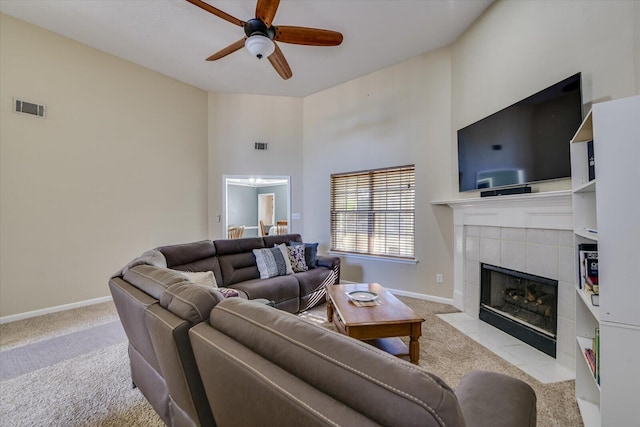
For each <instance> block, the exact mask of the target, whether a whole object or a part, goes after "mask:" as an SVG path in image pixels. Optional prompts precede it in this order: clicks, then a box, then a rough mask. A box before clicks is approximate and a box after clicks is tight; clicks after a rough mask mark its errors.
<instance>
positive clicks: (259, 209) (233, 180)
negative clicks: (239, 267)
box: [222, 175, 291, 237]
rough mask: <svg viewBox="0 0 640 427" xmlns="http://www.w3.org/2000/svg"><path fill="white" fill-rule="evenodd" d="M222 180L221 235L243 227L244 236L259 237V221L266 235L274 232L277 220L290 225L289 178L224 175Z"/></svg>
mask: <svg viewBox="0 0 640 427" xmlns="http://www.w3.org/2000/svg"><path fill="white" fill-rule="evenodd" d="M222 181H223V195H222V203H223V212H224V219H223V221H222V227H223V230H222V231H223V233H222V235H223V236H226V235H227V230H228V229H229V227H244V233H243V237H258V236H261V235H262V233H261V227H260V221H261V220H262V222H263V224H264V228H265V234H269V233H270V232H275V231H274V230H276V224H277V222H278V221H283V220H284V221H287V224H291V221H290V220H291V218H290V216H291V190H290V177H289V176H270V175H224V176H223V180H222ZM290 230H291V229H290V226H289V227H288V230H287V231H288V232H290Z"/></svg>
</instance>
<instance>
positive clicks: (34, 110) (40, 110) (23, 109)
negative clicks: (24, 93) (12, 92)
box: [13, 98, 47, 119]
mask: <svg viewBox="0 0 640 427" xmlns="http://www.w3.org/2000/svg"><path fill="white" fill-rule="evenodd" d="M13 111H15V112H16V113H22V114H28V115H30V116H35V117H40V118H42V119H44V117H45V114H46V112H47V106H46V105H42V104H34V103H33V102H29V101H24V100H22V99H18V98H13Z"/></svg>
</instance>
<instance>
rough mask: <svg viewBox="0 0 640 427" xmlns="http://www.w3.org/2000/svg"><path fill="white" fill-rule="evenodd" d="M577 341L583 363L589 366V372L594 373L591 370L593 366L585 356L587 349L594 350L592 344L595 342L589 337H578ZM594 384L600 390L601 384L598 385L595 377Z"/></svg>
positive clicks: (593, 378)
mask: <svg viewBox="0 0 640 427" xmlns="http://www.w3.org/2000/svg"><path fill="white" fill-rule="evenodd" d="M576 340H577V341H578V346H579V347H580V353H581V354H582V361H583V362H584V363H585V364H586V365H587V369H588V370H589V372H592V373H593V371H592V370H591V365H589V362H588V361H587V356H586V355H585V354H584V350H585V349H586V348H590V349H592V350H593V346H592V342H593V340H592V339H591V338H589V337H580V336H578V337H576ZM591 377H592V378H591V379H592V380H593V383H594V384H595V386H596V387H597V388H598V390H600V384H598V381H597V380H596V377H595V375H592V376H591Z"/></svg>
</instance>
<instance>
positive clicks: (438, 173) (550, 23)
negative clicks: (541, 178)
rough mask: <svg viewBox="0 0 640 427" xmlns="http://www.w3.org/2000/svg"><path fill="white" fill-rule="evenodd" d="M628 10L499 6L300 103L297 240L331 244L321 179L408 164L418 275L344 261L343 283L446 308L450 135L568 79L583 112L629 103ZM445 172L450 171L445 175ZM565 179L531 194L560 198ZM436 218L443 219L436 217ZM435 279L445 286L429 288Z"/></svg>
mask: <svg viewBox="0 0 640 427" xmlns="http://www.w3.org/2000/svg"><path fill="white" fill-rule="evenodd" d="M639 9H640V5H639V4H638V2H634V1H581V0H571V1H561V0H558V1H553V2H540V1H527V0H522V1H498V2H496V3H494V4H493V5H492V6H491V7H490V8H489V9H488V10H487V11H486V12H485V13H484V14H483V15H482V16H481V17H480V18H479V19H478V21H476V22H475V23H474V24H473V25H472V27H471V28H470V29H469V30H468V31H467V32H465V34H463V35H462V36H461V37H460V38H459V39H458V40H457V41H456V42H455V43H453V44H452V45H451V46H450V47H449V48H447V49H442V50H441V51H438V52H434V53H432V54H430V55H425V56H422V57H419V58H415V59H412V60H410V61H407V62H404V63H402V64H399V65H396V66H394V67H390V68H388V69H385V70H382V71H379V72H377V73H373V74H371V75H369V76H365V77H362V78H359V79H356V80H353V81H351V82H348V83H345V84H343V85H340V86H338V87H335V88H331V89H328V90H325V91H323V92H320V93H317V94H314V95H311V96H309V97H307V98H305V102H304V105H305V113H304V154H303V155H304V191H305V194H314V195H315V197H313V198H309V197H305V203H304V213H305V221H304V223H305V232H306V233H305V238H307V239H311V240H318V241H319V242H320V243H321V246H322V247H323V249H325V250H326V249H327V248H328V245H329V234H328V233H329V231H328V230H329V211H328V210H329V207H328V206H329V175H330V174H331V173H333V172H346V171H356V170H361V169H368V168H374V167H384V166H394V165H401V164H405V163H415V164H416V170H417V184H416V189H417V196H416V197H417V200H418V206H417V239H416V254H417V257H418V259H419V260H420V263H419V264H417V265H416V266H407V265H402V264H392V263H387V262H380V261H363V260H361V259H355V258H351V257H345V258H343V263H344V269H343V271H344V274H343V278H344V279H346V280H353V281H379V282H381V283H382V284H383V285H385V286H388V287H391V288H396V289H401V290H406V291H410V292H417V293H424V294H429V295H432V296H443V297H447V298H450V297H451V296H452V293H453V286H452V277H451V276H452V274H453V273H452V264H451V256H452V245H453V237H452V234H453V233H452V231H451V229H452V225H451V212H450V211H449V210H448V208H434V207H431V206H430V205H429V202H430V201H431V200H436V199H449V198H456V197H471V196H477V195H478V194H477V192H469V193H458V184H457V183H458V178H457V144H456V130H457V129H459V128H461V127H463V126H466V125H468V124H470V123H473V122H474V121H477V120H479V119H481V118H483V117H486V116H487V115H490V114H492V113H494V112H496V111H498V110H500V109H502V108H504V107H506V106H508V105H510V104H512V103H514V102H516V101H518V100H520V99H522V98H525V97H527V96H529V95H531V94H533V93H535V92H537V91H539V90H541V89H543V88H545V87H547V86H549V85H551V84H553V83H556V82H558V81H560V80H562V79H564V78H566V77H568V76H570V75H572V74H574V73H576V72H579V71H580V72H582V73H583V93H584V95H583V97H584V100H585V102H586V103H587V104H588V105H586V107H585V113H586V110H588V108H589V107H590V103H591V102H594V101H602V100H606V99H612V98H620V97H626V96H630V95H633V94H634V93H638V90H639V87H638V81H639V80H640V79H639V78H638V75H640V74H639V73H638V69H637V68H636V66H635V64H638V62H639V61H640V58H638V56H639V55H640V54H639V53H638V49H639V46H640V41H639V40H640V38H639V37H640V36H638V33H639V32H640V28H639V26H640V24H639V23H638V19H637V18H638V16H640V12H639V11H638V10H639ZM447 162H449V163H448V164H447ZM569 188H570V182H569V180H560V181H556V182H551V183H545V184H539V185H535V186H534V191H550V190H558V189H569ZM440 209H442V210H440ZM436 273H443V274H444V277H445V283H444V284H443V285H438V284H435V283H434V282H435V280H434V278H435V274H436Z"/></svg>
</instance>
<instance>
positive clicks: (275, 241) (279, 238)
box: [263, 234, 302, 248]
mask: <svg viewBox="0 0 640 427" xmlns="http://www.w3.org/2000/svg"><path fill="white" fill-rule="evenodd" d="M263 239H264V247H265V248H272V247H274V246H275V245H279V244H282V243H284V244H286V245H288V244H289V242H302V236H300V235H299V234H273V235H271V236H264V237H263Z"/></svg>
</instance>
